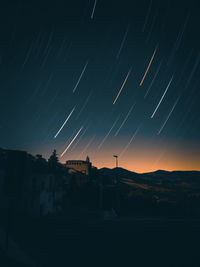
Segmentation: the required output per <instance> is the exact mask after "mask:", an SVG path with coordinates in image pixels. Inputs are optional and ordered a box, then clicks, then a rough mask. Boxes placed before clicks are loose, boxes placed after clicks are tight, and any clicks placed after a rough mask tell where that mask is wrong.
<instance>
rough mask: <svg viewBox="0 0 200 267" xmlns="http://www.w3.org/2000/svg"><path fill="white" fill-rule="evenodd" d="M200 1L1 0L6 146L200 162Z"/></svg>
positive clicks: (163, 163) (1, 122)
mask: <svg viewBox="0 0 200 267" xmlns="http://www.w3.org/2000/svg"><path fill="white" fill-rule="evenodd" d="M199 13H200V3H198V1H160V0H159V1H155V0H148V1H147V0H137V1H134V0H132V1H125V0H124V1H121V0H115V1H110V0H77V1H76V0H73V1H68V0H65V1H64V0H63V1H59V0H58V1H30V0H29V1H27V0H26V1H17V0H15V1H9V0H7V1H1V4H0V38H1V41H0V49H1V50H0V93H1V97H0V110H1V113H0V114H1V116H0V147H2V148H5V149H20V150H26V151H28V152H30V153H32V154H38V153H40V154H42V155H43V156H44V157H47V158H48V156H49V155H50V154H51V153H52V151H53V149H54V148H55V149H56V150H57V153H58V155H59V157H60V161H61V162H65V161H66V160H68V159H85V158H86V156H87V155H89V157H90V159H91V161H92V163H93V165H95V166H97V167H111V168H113V167H114V166H115V159H114V158H113V155H114V154H117V155H119V166H120V167H123V168H127V169H129V170H133V171H136V172H147V171H153V170H157V169H165V170H200V88H199V83H200V75H199V71H200V30H199V29H200V20H199Z"/></svg>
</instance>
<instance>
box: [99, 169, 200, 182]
mask: <svg viewBox="0 0 200 267" xmlns="http://www.w3.org/2000/svg"><path fill="white" fill-rule="evenodd" d="M99 174H100V175H102V176H104V177H108V178H114V177H117V178H118V179H119V180H123V179H130V180H133V181H134V182H138V183H144V182H145V183H146V182H147V183H149V182H155V183H157V182H159V181H163V182H164V181H171V182H172V181H174V182H175V181H187V182H194V181H197V182H200V171H165V170H157V171H155V172H149V173H142V174H141V173H136V172H132V171H129V170H126V169H123V168H113V169H109V168H102V169H99Z"/></svg>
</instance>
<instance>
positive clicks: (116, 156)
mask: <svg viewBox="0 0 200 267" xmlns="http://www.w3.org/2000/svg"><path fill="white" fill-rule="evenodd" d="M113 157H114V158H116V168H118V155H113Z"/></svg>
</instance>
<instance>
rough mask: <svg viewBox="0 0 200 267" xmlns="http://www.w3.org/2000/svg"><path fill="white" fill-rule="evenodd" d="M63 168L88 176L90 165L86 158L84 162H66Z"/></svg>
mask: <svg viewBox="0 0 200 267" xmlns="http://www.w3.org/2000/svg"><path fill="white" fill-rule="evenodd" d="M64 166H65V167H67V168H69V169H72V170H75V171H77V172H82V173H84V174H86V175H89V174H90V171H91V167H92V163H91V162H90V159H89V157H88V156H87V158H86V160H67V161H66V163H65V164H64Z"/></svg>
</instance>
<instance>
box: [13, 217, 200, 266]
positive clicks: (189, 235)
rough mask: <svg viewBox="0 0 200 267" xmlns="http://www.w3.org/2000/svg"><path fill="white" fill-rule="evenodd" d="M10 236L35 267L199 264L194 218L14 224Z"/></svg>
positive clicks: (198, 223) (199, 232) (198, 226)
mask: <svg viewBox="0 0 200 267" xmlns="http://www.w3.org/2000/svg"><path fill="white" fill-rule="evenodd" d="M13 236H14V238H15V240H18V243H20V246H21V247H22V248H23V249H24V250H25V251H26V252H27V253H28V254H29V255H30V256H31V258H33V259H34V261H35V262H36V263H37V265H38V266H40V267H47V266H48V267H51V266H52V267H57V266H58V267H64V266H65V267H66V266H88V265H92V266H136V267H137V266H138V267H140V266H168V267H169V266H170V267H172V266H176V267H178V266H191V267H193V266H195V267H197V266H200V253H199V251H200V220H199V219H183V218H176V219H170V218H133V219H130V218H129V219H116V220H113V221H94V220H93V221H92V220H90V221H82V222H80V221H78V220H77V219H76V220H75V221H73V220H71V221H69V220H66V219H64V218H59V219H53V218H52V219H48V220H47V219H45V220H43V221H40V222H39V221H30V220H27V221H25V220H23V223H22V222H21V221H20V220H19V221H18V222H17V221H16V224H15V227H14V229H13Z"/></svg>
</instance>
